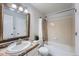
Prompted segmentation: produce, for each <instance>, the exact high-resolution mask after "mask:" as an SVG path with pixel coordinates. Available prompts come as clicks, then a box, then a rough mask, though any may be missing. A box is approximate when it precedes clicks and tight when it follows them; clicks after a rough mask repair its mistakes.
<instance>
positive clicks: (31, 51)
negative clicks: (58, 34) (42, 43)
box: [0, 41, 39, 56]
mask: <svg viewBox="0 0 79 59" xmlns="http://www.w3.org/2000/svg"><path fill="white" fill-rule="evenodd" d="M24 42H29V41H24ZM11 44H13V43H11ZM11 44H10V45H9V46H8V47H10V48H11V47H12V46H11ZM8 47H6V48H3V49H1V50H0V55H2V56H24V55H25V56H34V55H35V56H36V55H38V47H39V44H38V43H35V42H31V45H29V47H28V48H27V47H26V48H25V49H23V50H22V51H19V52H17V53H14V52H13V51H12V52H11V51H8V50H7V48H8ZM20 48H22V47H20ZM20 48H18V49H20ZM13 49H16V48H13ZM16 51H17V50H15V52H16Z"/></svg>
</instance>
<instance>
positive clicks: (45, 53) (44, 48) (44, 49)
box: [38, 47, 48, 56]
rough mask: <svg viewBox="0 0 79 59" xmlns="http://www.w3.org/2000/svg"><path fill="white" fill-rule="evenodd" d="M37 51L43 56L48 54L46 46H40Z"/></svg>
mask: <svg viewBox="0 0 79 59" xmlns="http://www.w3.org/2000/svg"><path fill="white" fill-rule="evenodd" d="M38 51H39V53H40V54H41V55H43V56H47V55H48V49H47V48H46V47H40V48H39V50H38Z"/></svg>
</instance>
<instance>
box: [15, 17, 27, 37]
mask: <svg viewBox="0 0 79 59" xmlns="http://www.w3.org/2000/svg"><path fill="white" fill-rule="evenodd" d="M14 22H15V37H20V36H26V19H25V18H22V17H16V19H15V21H14Z"/></svg>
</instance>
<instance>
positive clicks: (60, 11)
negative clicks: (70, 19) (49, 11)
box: [55, 8, 77, 14]
mask: <svg viewBox="0 0 79 59" xmlns="http://www.w3.org/2000/svg"><path fill="white" fill-rule="evenodd" d="M71 10H74V11H75V12H76V11H77V10H76V9H75V8H72V9H68V10H64V11H60V12H57V13H55V14H59V13H63V12H67V11H71Z"/></svg>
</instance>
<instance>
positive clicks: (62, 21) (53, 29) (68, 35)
mask: <svg viewBox="0 0 79 59" xmlns="http://www.w3.org/2000/svg"><path fill="white" fill-rule="evenodd" d="M51 20H52V21H48V39H49V41H54V42H59V43H63V44H67V45H72V46H73V45H74V37H75V36H74V32H75V31H74V29H75V28H74V18H73V16H66V17H61V18H54V19H51ZM51 22H53V23H54V24H55V25H54V26H52V25H51V24H50V23H51Z"/></svg>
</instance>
